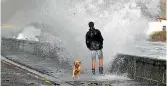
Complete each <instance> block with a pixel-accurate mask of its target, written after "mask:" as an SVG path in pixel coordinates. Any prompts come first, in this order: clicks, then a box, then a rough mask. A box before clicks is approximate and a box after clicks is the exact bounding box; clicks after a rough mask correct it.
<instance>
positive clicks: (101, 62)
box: [98, 50, 103, 74]
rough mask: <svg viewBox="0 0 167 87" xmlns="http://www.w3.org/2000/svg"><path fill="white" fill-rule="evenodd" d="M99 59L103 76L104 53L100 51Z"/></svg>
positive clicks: (100, 71)
mask: <svg viewBox="0 0 167 87" xmlns="http://www.w3.org/2000/svg"><path fill="white" fill-rule="evenodd" d="M98 58H99V73H100V74H103V51H102V50H99V51H98Z"/></svg>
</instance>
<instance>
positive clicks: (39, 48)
mask: <svg viewBox="0 0 167 87" xmlns="http://www.w3.org/2000/svg"><path fill="white" fill-rule="evenodd" d="M52 45H53V44H51V43H47V42H37V41H27V40H18V39H13V38H2V41H1V49H2V53H1V54H2V55H4V54H3V51H23V52H27V53H31V54H34V55H38V56H42V57H49V58H57V59H59V61H60V62H61V63H63V62H65V63H68V61H70V60H69V58H66V57H65V58H66V59H65V58H62V57H61V55H59V54H61V53H63V52H64V48H61V47H58V46H56V45H54V46H52Z"/></svg>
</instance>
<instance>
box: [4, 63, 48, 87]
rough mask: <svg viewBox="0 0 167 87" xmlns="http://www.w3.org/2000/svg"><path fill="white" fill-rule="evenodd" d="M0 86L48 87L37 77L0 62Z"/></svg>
mask: <svg viewBox="0 0 167 87" xmlns="http://www.w3.org/2000/svg"><path fill="white" fill-rule="evenodd" d="M1 85H2V86H44V85H45V86H48V85H49V84H48V83H46V82H45V81H43V80H41V79H40V77H39V76H37V75H35V74H33V73H30V72H28V71H26V70H24V69H21V68H19V67H17V66H15V65H13V64H10V63H8V62H6V61H3V60H2V61H1Z"/></svg>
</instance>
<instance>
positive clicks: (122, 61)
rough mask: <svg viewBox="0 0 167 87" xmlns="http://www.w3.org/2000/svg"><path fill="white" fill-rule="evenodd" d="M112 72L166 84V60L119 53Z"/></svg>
mask: <svg viewBox="0 0 167 87" xmlns="http://www.w3.org/2000/svg"><path fill="white" fill-rule="evenodd" d="M110 72H112V73H114V74H125V73H126V74H127V75H128V77H130V78H131V79H136V80H138V81H140V82H147V83H148V84H154V85H166V60H160V59H153V58H149V57H140V56H134V55H125V54H118V55H117V56H116V59H115V61H114V63H113V64H112V68H111V70H110Z"/></svg>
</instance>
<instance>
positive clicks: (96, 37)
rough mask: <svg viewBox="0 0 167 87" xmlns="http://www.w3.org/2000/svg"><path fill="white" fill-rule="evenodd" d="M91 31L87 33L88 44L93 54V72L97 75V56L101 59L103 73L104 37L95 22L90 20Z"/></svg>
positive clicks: (100, 68) (100, 69)
mask: <svg viewBox="0 0 167 87" xmlns="http://www.w3.org/2000/svg"><path fill="white" fill-rule="evenodd" d="M89 27H90V29H89V31H88V32H87V33H86V46H87V48H88V49H89V50H90V51H91V54H92V73H93V74H94V75H95V65H96V56H98V59H99V73H100V74H103V52H102V48H103V37H102V35H101V32H100V31H99V30H98V29H95V28H94V23H93V22H89Z"/></svg>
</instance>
